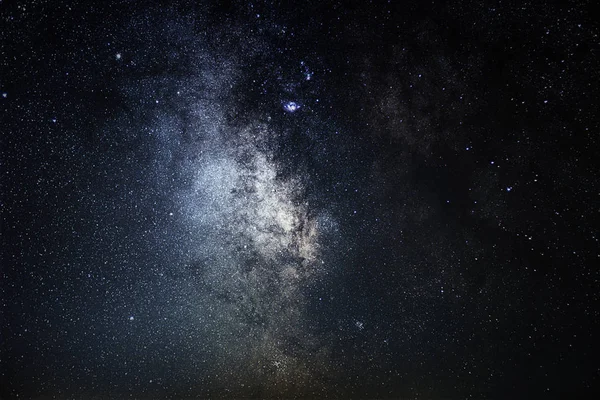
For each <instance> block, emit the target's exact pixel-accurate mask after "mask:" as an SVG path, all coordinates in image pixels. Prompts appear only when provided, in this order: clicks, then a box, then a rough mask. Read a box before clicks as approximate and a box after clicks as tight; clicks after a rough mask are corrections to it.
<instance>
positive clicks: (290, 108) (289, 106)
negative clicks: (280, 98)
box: [283, 101, 300, 113]
mask: <svg viewBox="0 0 600 400" xmlns="http://www.w3.org/2000/svg"><path fill="white" fill-rule="evenodd" d="M283 109H284V110H285V111H287V112H289V113H293V112H296V111H298V110H299V109H300V104H298V103H296V102H295V101H288V102H286V103H284V104H283Z"/></svg>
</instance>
